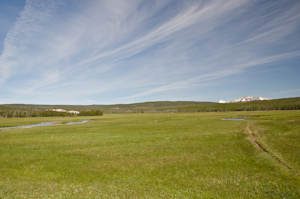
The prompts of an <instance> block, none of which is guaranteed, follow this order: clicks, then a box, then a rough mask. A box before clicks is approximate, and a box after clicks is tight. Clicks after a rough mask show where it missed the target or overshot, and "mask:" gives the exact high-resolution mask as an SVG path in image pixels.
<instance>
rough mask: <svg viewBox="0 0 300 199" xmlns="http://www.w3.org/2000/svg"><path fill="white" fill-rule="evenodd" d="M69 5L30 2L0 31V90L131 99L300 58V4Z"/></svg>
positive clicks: (168, 1)
mask: <svg viewBox="0 0 300 199" xmlns="http://www.w3.org/2000/svg"><path fill="white" fill-rule="evenodd" d="M65 3H66V5H63V4H62V3H60V2H59V1H38V0H28V1H27V4H26V6H25V8H24V11H23V12H22V13H21V16H20V18H19V19H18V21H17V22H16V24H15V26H14V28H13V29H11V30H10V31H9V33H8V34H7V36H6V38H5V46H4V51H3V53H2V55H1V56H0V70H1V73H0V83H1V85H0V88H1V86H2V90H5V91H9V90H11V91H12V92H11V91H10V92H11V93H14V94H15V95H16V96H17V95H22V96H28V98H30V96H31V97H32V96H40V98H39V100H41V101H42V100H43V96H51V95H53V96H54V97H53V100H55V96H56V98H57V99H59V98H64V99H65V100H66V101H68V100H70V99H72V98H80V97H81V96H83V95H86V96H89V95H97V96H99V94H103V95H107V93H109V92H114V93H118V92H120V91H121V92H120V93H121V94H120V95H119V96H117V94H114V95H113V96H114V97H113V98H114V99H119V100H122V99H134V98H136V99H137V98H140V97H142V96H150V95H155V94H160V93H165V92H168V91H174V90H178V91H180V90H186V89H192V88H197V87H201V85H202V84H205V83H207V82H210V81H213V80H217V79H222V78H226V77H230V76H233V75H237V74H241V73H244V72H245V71H246V70H248V69H249V68H252V67H257V68H258V67H261V66H262V65H263V64H267V63H273V62H278V61H283V60H287V59H292V58H295V57H299V56H300V54H299V52H300V51H299V47H300V46H299V44H298V43H297V42H295V39H289V38H290V37H289V36H292V38H295V34H296V31H297V30H299V25H298V21H299V19H300V14H299V13H300V12H299V11H300V9H299V3H295V5H296V6H295V5H294V6H293V5H288V6H286V7H285V9H281V8H280V6H281V4H284V3H281V2H277V4H278V5H277V4H275V5H273V4H272V5H271V4H265V5H264V6H261V7H259V5H258V4H259V2H253V1H250V0H248V1H239V0H229V1H226V2H223V1H192V0H191V1H176V3H174V1H171V0H165V1H151V2H145V1H138V0H133V1H130V4H129V3H128V2H126V1H118V0H112V1H85V2H81V1H73V2H68V3H71V4H73V3H75V4H74V5H73V6H69V5H67V2H65ZM77 4H78V5H77ZM258 7H259V9H258ZM272 9H274V10H273V11H272V12H269V13H266V12H267V11H268V10H272ZM249 16H250V17H249ZM21 82H22V84H21ZM17 85H18V86H17ZM124 90H128V91H130V92H127V93H124V92H122V91H124ZM115 96H117V97H115Z"/></svg>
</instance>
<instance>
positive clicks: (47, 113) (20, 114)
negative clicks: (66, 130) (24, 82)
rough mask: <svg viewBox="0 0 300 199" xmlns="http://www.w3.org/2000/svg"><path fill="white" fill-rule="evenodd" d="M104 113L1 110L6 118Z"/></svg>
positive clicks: (94, 111)
mask: <svg viewBox="0 0 300 199" xmlns="http://www.w3.org/2000/svg"><path fill="white" fill-rule="evenodd" d="M99 115H103V112H101V111H100V110H91V111H81V112H80V113H79V114H75V113H67V112H57V111H48V110H40V111H37V110H19V109H13V110H0V117H4V118H14V117H18V118H22V117H76V116H99Z"/></svg>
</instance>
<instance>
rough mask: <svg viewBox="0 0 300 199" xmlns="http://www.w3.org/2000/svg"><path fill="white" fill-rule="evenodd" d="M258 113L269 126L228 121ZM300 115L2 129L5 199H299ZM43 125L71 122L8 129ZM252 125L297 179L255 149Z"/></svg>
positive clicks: (135, 118)
mask: <svg viewBox="0 0 300 199" xmlns="http://www.w3.org/2000/svg"><path fill="white" fill-rule="evenodd" d="M251 114H253V115H255V116H256V117H257V116H259V117H258V118H262V119H267V120H255V121H222V120H220V118H226V117H235V116H236V115H251ZM299 114H300V111H269V112H249V111H248V112H239V113H238V114H237V113H236V112H227V113H225V112H222V113H168V114H163V113H160V114H119V115H104V116H101V117H89V118H87V117H82V118H83V119H94V120H93V121H90V122H88V123H85V124H72V125H58V126H48V127H35V128H30V129H5V130H0V139H1V141H0V151H1V153H0V165H1V167H0V198H5V197H7V198H10V197H12V198H300V191H299V190H300V178H299V171H300V158H299V157H300V154H299V151H300V150H299V145H298V143H299V141H300V132H299V129H300V128H299V118H300V117H299ZM82 118H79V117H78V118H76V119H78V120H81V119H82ZM45 120H47V121H58V120H59V121H67V119H66V118H24V119H23V118H22V119H17V118H14V119H0V125H3V124H5V123H6V124H9V125H24V124H31V123H39V122H42V121H45ZM69 121H70V118H69ZM249 122H250V128H251V129H252V130H253V132H254V134H255V135H256V136H258V137H260V139H259V141H260V142H261V144H262V145H263V146H264V147H266V148H267V149H268V150H269V151H270V152H272V153H273V154H274V155H276V157H278V158H280V159H281V160H282V161H284V162H285V163H286V164H287V165H289V166H290V167H291V168H293V169H294V170H295V173H292V172H290V171H289V170H288V169H286V168H285V167H283V166H282V165H280V164H278V163H277V162H276V160H274V158H273V157H271V156H270V155H268V154H267V153H264V152H261V151H259V150H257V148H256V146H255V145H254V144H253V143H252V142H251V141H250V140H249V134H248V132H247V125H248V123H249ZM279 138H280V139H279Z"/></svg>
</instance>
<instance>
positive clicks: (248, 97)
mask: <svg viewBox="0 0 300 199" xmlns="http://www.w3.org/2000/svg"><path fill="white" fill-rule="evenodd" d="M262 100H272V99H271V98H265V97H252V96H245V97H240V98H238V99H235V100H231V101H229V102H225V101H223V100H220V101H219V103H237V102H250V101H262Z"/></svg>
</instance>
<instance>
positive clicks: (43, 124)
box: [0, 120, 91, 129]
mask: <svg viewBox="0 0 300 199" xmlns="http://www.w3.org/2000/svg"><path fill="white" fill-rule="evenodd" d="M88 121H91V120H82V121H81V122H68V123H66V124H57V123H56V122H41V123H38V124H29V125H22V126H11V127H0V129H16V128H31V127H38V126H52V125H68V124H82V123H87V122H88Z"/></svg>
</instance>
